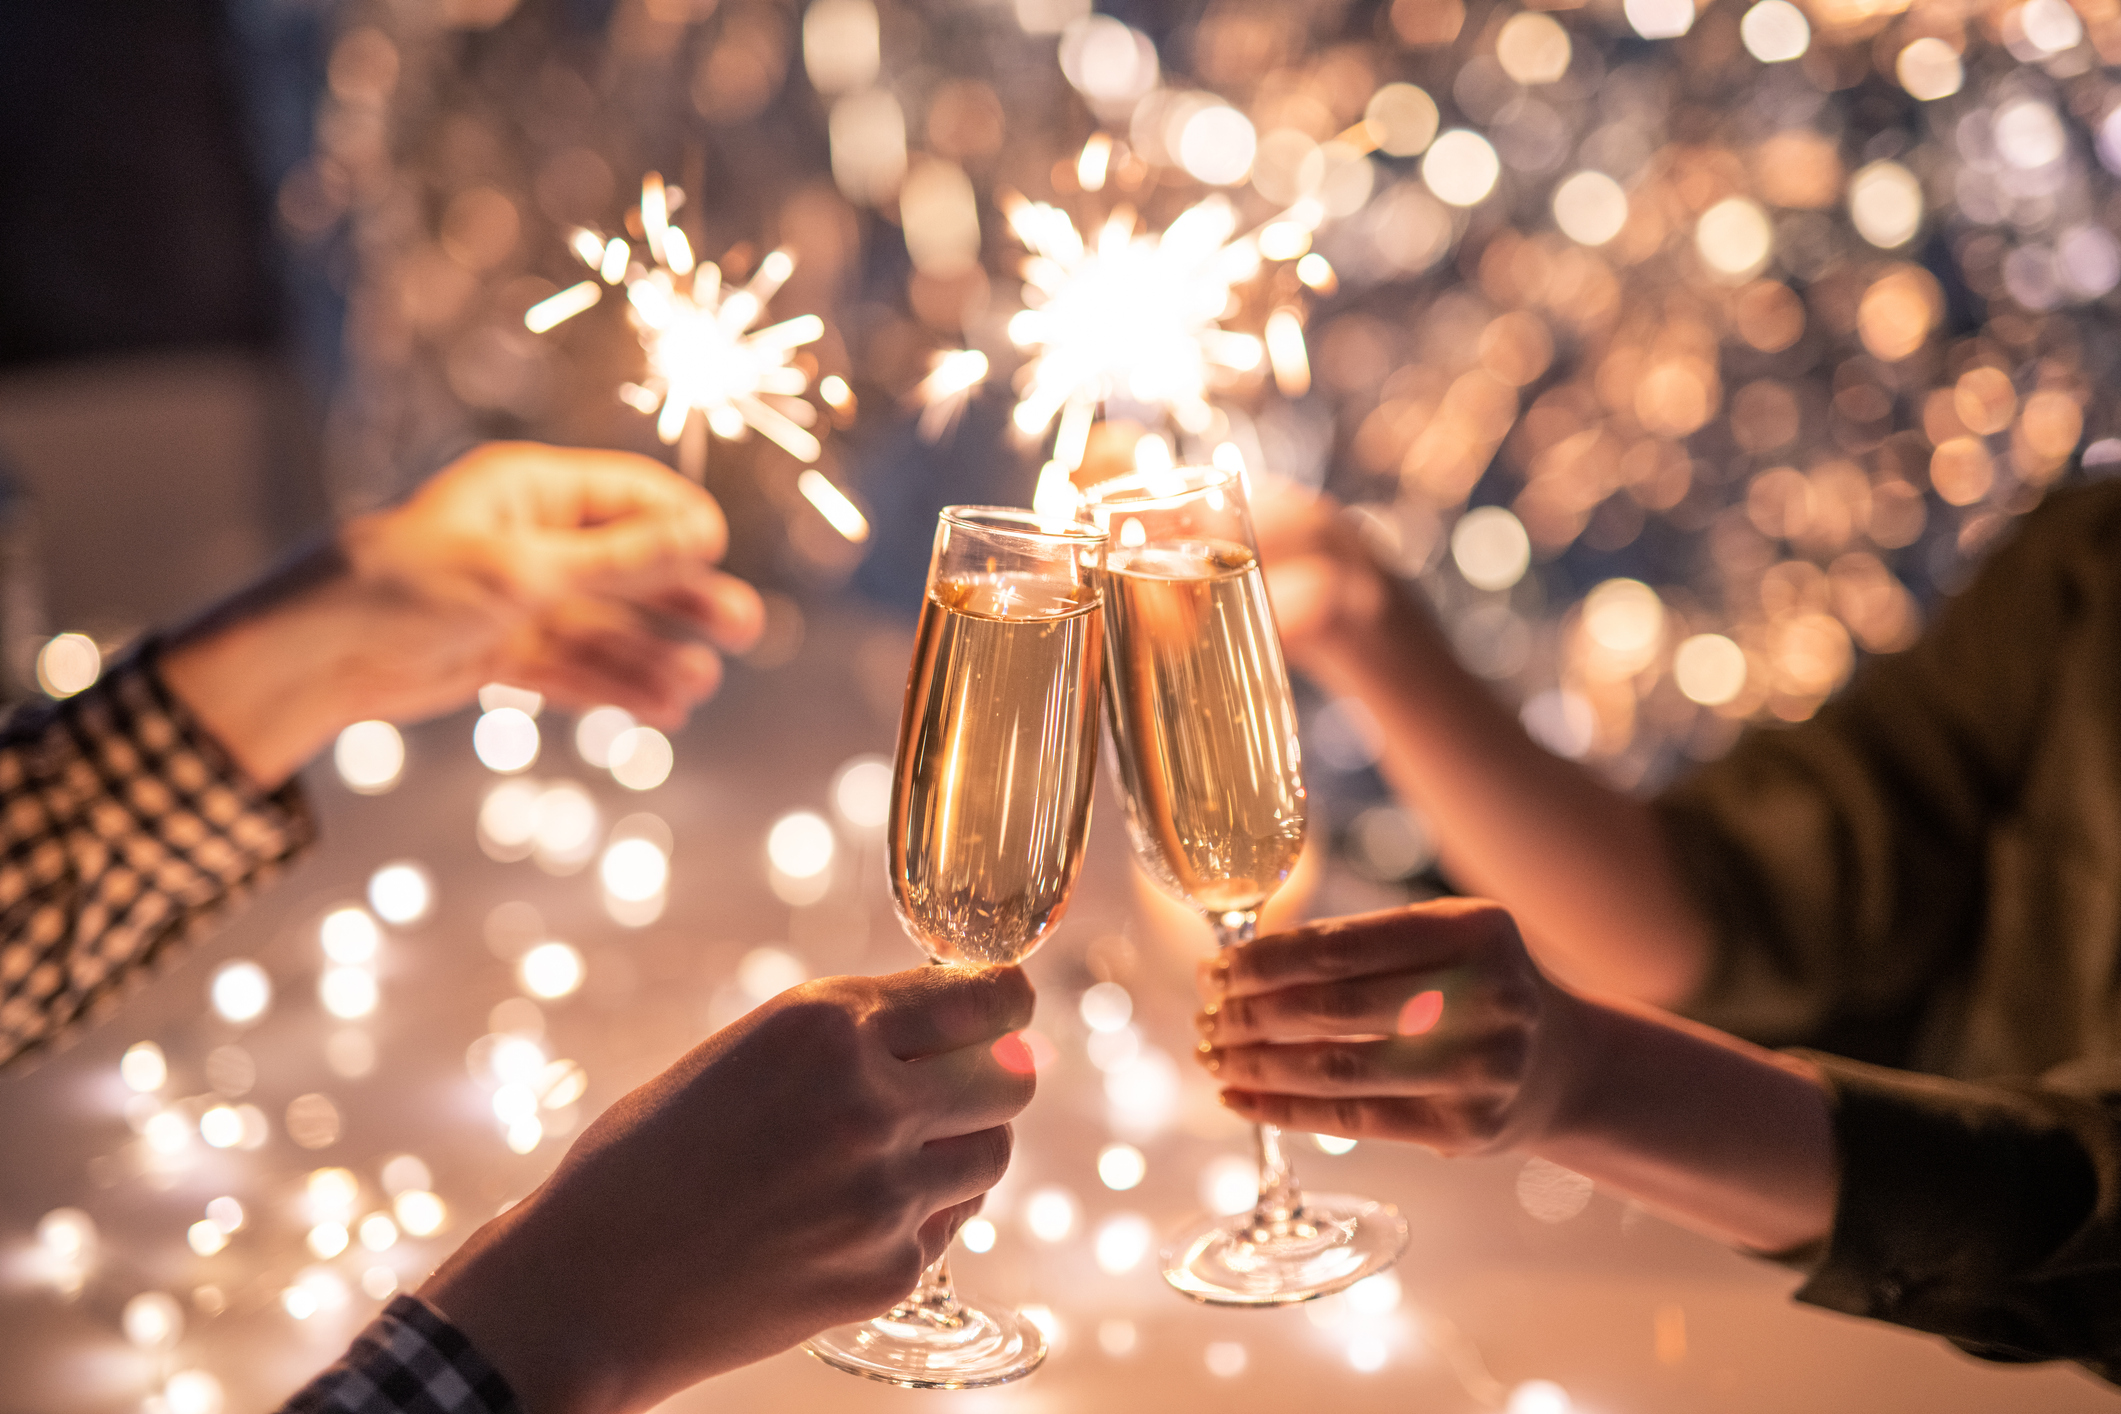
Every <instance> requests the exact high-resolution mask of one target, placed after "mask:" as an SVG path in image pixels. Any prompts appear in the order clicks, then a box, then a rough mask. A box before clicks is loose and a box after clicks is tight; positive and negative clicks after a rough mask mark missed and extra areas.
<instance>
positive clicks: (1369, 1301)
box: [1342, 1272, 1401, 1316]
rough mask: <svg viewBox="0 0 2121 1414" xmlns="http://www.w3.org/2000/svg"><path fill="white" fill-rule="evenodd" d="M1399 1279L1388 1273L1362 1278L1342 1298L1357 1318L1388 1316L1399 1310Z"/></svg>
mask: <svg viewBox="0 0 2121 1414" xmlns="http://www.w3.org/2000/svg"><path fill="white" fill-rule="evenodd" d="M1400 1295H1401V1292H1400V1286H1399V1278H1398V1277H1396V1276H1394V1275H1392V1274H1391V1273H1390V1272H1379V1273H1377V1274H1376V1275H1375V1276H1367V1277H1364V1278H1363V1279H1362V1280H1361V1281H1359V1282H1357V1283H1355V1285H1353V1286H1351V1287H1349V1288H1348V1290H1347V1292H1346V1294H1345V1295H1344V1296H1343V1297H1342V1299H1343V1300H1345V1301H1346V1302H1347V1303H1348V1309H1349V1310H1351V1311H1353V1312H1354V1313H1355V1314H1356V1315H1358V1316H1389V1315H1391V1314H1392V1313H1393V1312H1394V1311H1397V1310H1398V1309H1399V1300H1400Z"/></svg>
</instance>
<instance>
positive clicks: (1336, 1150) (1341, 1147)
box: [1311, 1134, 1356, 1154]
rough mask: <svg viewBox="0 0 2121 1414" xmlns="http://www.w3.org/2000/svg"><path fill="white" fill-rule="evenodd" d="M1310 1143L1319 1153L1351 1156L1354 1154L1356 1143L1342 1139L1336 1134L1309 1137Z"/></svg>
mask: <svg viewBox="0 0 2121 1414" xmlns="http://www.w3.org/2000/svg"><path fill="white" fill-rule="evenodd" d="M1311 1142H1312V1143H1313V1144H1316V1145H1317V1146H1318V1148H1319V1152H1321V1153H1326V1154H1352V1153H1354V1152H1355V1142H1356V1141H1355V1140H1353V1139H1343V1138H1341V1137H1340V1136H1339V1135H1338V1134H1314V1135H1312V1136H1311Z"/></svg>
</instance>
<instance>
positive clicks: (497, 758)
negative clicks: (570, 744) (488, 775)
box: [471, 707, 538, 776]
mask: <svg viewBox="0 0 2121 1414" xmlns="http://www.w3.org/2000/svg"><path fill="white" fill-rule="evenodd" d="M471 749H472V751H473V752H474V753H475V754H476V755H477V756H478V758H479V761H480V763H481V764H483V765H484V766H485V767H486V769H488V770H489V771H497V772H499V773H500V774H501V775H504V776H511V775H514V774H515V773H516V772H518V771H527V770H529V769H530V763H531V762H533V761H535V760H537V759H538V724H537V722H536V721H534V720H533V719H532V718H531V715H530V714H529V713H528V712H525V711H524V710H523V709H522V708H520V707H497V708H495V709H494V710H493V711H491V712H485V713H481V714H480V716H479V720H478V722H477V724H475V725H474V726H473V727H472V729H471Z"/></svg>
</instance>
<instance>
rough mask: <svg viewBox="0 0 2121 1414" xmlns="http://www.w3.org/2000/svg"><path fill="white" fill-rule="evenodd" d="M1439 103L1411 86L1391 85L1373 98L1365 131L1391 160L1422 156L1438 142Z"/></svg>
mask: <svg viewBox="0 0 2121 1414" xmlns="http://www.w3.org/2000/svg"><path fill="white" fill-rule="evenodd" d="M1437 121H1438V115H1437V111H1436V100H1435V99H1433V98H1431V97H1429V95H1428V93H1427V92H1426V91H1424V90H1423V89H1420V88H1417V87H1415V86H1414V85H1413V84H1410V83H1388V84H1386V85H1385V86H1384V87H1383V88H1380V89H1378V90H1377V92H1375V93H1373V94H1371V95H1370V102H1369V105H1368V106H1367V107H1365V108H1364V109H1363V113H1362V122H1363V129H1364V131H1365V132H1366V133H1367V134H1368V135H1369V138H1370V141H1372V142H1374V143H1376V144H1377V150H1378V151H1379V152H1382V153H1384V154H1386V155H1387V156H1390V157H1419V156H1420V155H1421V154H1422V153H1423V152H1426V151H1427V150H1428V147H1429V144H1430V143H1432V142H1434V141H1435V140H1436V125H1437Z"/></svg>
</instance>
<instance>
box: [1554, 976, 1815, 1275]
mask: <svg viewBox="0 0 2121 1414" xmlns="http://www.w3.org/2000/svg"><path fill="white" fill-rule="evenodd" d="M1568 1011H1569V1018H1568V1021H1567V1024H1568V1025H1569V1026H1570V1027H1571V1028H1573V1029H1574V1031H1575V1033H1576V1040H1575V1042H1574V1044H1573V1045H1572V1046H1571V1047H1570V1053H1572V1054H1573V1055H1575V1056H1577V1057H1579V1060H1578V1063H1577V1066H1576V1067H1575V1071H1574V1074H1572V1075H1571V1076H1570V1077H1569V1079H1568V1083H1567V1090H1566V1098H1564V1099H1563V1100H1562V1102H1561V1103H1560V1104H1559V1106H1558V1107H1557V1110H1556V1113H1555V1115H1554V1117H1553V1119H1552V1120H1551V1121H1550V1122H1549V1123H1548V1124H1547V1125H1546V1126H1545V1128H1544V1132H1543V1133H1542V1134H1541V1135H1540V1136H1539V1137H1538V1138H1536V1139H1535V1140H1533V1141H1531V1142H1529V1143H1527V1144H1526V1146H1525V1147H1526V1148H1528V1149H1529V1150H1531V1151H1532V1152H1534V1153H1536V1154H1538V1155H1540V1156H1541V1157H1543V1158H1547V1159H1550V1160H1552V1161H1553V1162H1555V1163H1557V1164H1561V1165H1563V1166H1564V1167H1566V1168H1570V1169H1574V1170H1575V1171H1576V1172H1578V1173H1581V1174H1584V1175H1585V1176H1587V1177H1589V1178H1591V1179H1593V1180H1595V1181H1597V1182H1598V1183H1599V1184H1600V1185H1602V1186H1604V1187H1607V1188H1610V1189H1612V1190H1614V1191H1617V1192H1621V1193H1625V1194H1627V1195H1628V1196H1629V1197H1631V1198H1634V1199H1636V1200H1637V1201H1638V1202H1640V1203H1642V1204H1643V1205H1644V1206H1645V1207H1648V1208H1651V1209H1654V1210H1656V1211H1658V1212H1659V1213H1661V1214H1663V1215H1665V1216H1667V1217H1669V1218H1671V1219H1673V1220H1674V1221H1676V1222H1678V1223H1680V1224H1681V1225H1683V1226H1686V1227H1690V1228H1693V1229H1694V1230H1695V1231H1697V1232H1702V1233H1705V1234H1707V1235H1708V1236H1711V1237H1714V1238H1716V1239H1717V1240H1719V1241H1722V1242H1726V1243H1730V1244H1732V1245H1734V1246H1739V1247H1745V1248H1750V1249H1752V1250H1754V1251H1757V1252H1784V1251H1789V1250H1792V1249H1794V1248H1797V1247H1801V1246H1803V1245H1805V1244H1807V1243H1811V1242H1814V1241H1817V1240H1818V1239H1819V1238H1821V1237H1823V1236H1824V1235H1825V1234H1826V1233H1827V1231H1828V1230H1829V1228H1831V1227H1832V1226H1833V1222H1834V1211H1835V1195H1836V1190H1837V1186H1838V1183H1839V1161H1838V1159H1837V1157H1836V1148H1835V1138H1834V1124H1833V1114H1832V1106H1831V1103H1830V1100H1829V1096H1828V1093H1827V1090H1826V1087H1825V1085H1824V1083H1823V1081H1822V1080H1821V1078H1820V1076H1819V1073H1818V1071H1817V1070H1816V1069H1815V1068H1814V1067H1813V1066H1811V1065H1810V1064H1809V1063H1808V1062H1805V1061H1802V1060H1799V1059H1796V1058H1794V1057H1791V1056H1785V1055H1779V1054H1777V1053H1775V1052H1773V1051H1766V1050H1762V1049H1761V1048H1759V1047H1757V1046H1753V1045H1750V1044H1748V1043H1747V1042H1744V1041H1740V1040H1738V1039H1737V1038H1736V1037H1733V1036H1728V1035H1725V1034H1723V1033H1722V1032H1718V1031H1712V1030H1710V1029H1709V1028H1707V1027H1704V1026H1699V1025H1696V1024H1695V1023H1693V1022H1690V1021H1685V1020H1682V1019H1681V1018H1678V1017H1673V1016H1668V1015H1665V1014H1663V1013H1659V1012H1654V1011H1651V1010H1649V1009H1647V1008H1636V1007H1633V1006H1630V1005H1627V1004H1614V1003H1607V1002H1595V1001H1588V1000H1584V999H1581V998H1571V999H1570V1001H1569V1003H1568Z"/></svg>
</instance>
